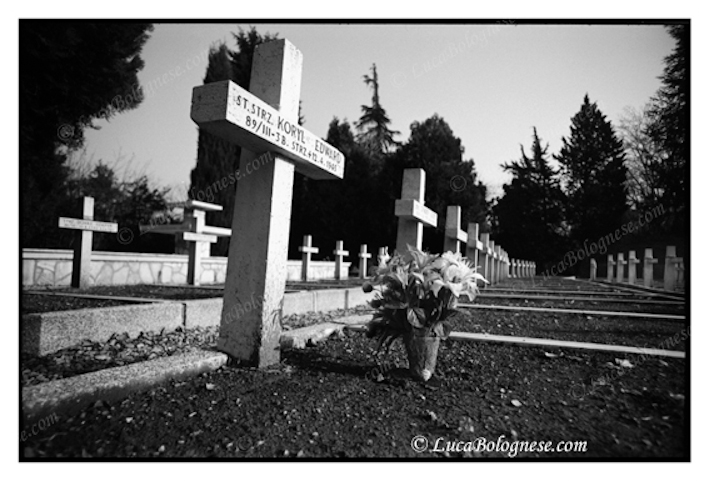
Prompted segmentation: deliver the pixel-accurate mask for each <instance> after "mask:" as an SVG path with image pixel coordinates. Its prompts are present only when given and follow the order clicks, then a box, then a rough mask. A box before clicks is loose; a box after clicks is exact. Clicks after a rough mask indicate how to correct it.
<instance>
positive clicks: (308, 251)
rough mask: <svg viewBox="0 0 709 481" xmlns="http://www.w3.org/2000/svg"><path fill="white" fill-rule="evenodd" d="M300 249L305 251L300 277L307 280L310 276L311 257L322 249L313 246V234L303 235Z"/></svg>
mask: <svg viewBox="0 0 709 481" xmlns="http://www.w3.org/2000/svg"><path fill="white" fill-rule="evenodd" d="M298 250H299V251H300V252H302V253H303V261H302V266H301V275H300V278H301V280H302V281H305V282H307V281H308V279H309V277H310V259H311V256H312V255H313V254H317V253H318V252H320V249H319V248H317V247H313V236H311V235H305V236H303V245H302V246H300V247H298Z"/></svg>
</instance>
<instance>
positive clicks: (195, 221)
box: [59, 196, 231, 288]
mask: <svg viewBox="0 0 709 481" xmlns="http://www.w3.org/2000/svg"><path fill="white" fill-rule="evenodd" d="M184 209H185V213H184V220H183V222H182V224H179V225H158V226H150V225H147V226H146V225H141V226H140V231H141V234H143V233H148V232H153V233H156V234H172V235H175V236H176V238H177V239H179V240H183V241H185V242H186V243H187V246H188V263H187V283H188V284H191V285H199V276H200V274H201V272H202V268H201V260H202V257H203V256H204V254H205V251H206V253H207V256H209V244H213V243H215V242H217V237H223V236H231V229H225V228H223V227H214V226H209V225H206V223H205V215H206V213H207V211H220V210H222V206H220V205H216V204H208V203H206V202H199V201H196V200H188V201H187V202H186V203H185V206H184ZM93 218H94V198H93V197H88V196H87V197H84V198H83V199H82V215H81V218H78V219H75V218H69V217H60V218H59V227H60V228H62V229H73V230H76V231H77V233H76V239H75V241H74V257H73V266H72V276H71V286H72V287H79V288H84V287H88V286H90V285H91V257H92V250H93V249H92V244H93V233H94V232H108V233H114V234H115V233H118V224H116V223H114V222H99V221H95V220H93ZM120 236H121V234H120V233H119V238H120Z"/></svg>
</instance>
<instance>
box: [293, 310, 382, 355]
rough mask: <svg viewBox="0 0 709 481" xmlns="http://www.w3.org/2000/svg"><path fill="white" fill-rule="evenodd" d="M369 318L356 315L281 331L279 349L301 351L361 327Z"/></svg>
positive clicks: (369, 316)
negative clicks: (353, 327) (352, 328)
mask: <svg viewBox="0 0 709 481" xmlns="http://www.w3.org/2000/svg"><path fill="white" fill-rule="evenodd" d="M371 318H372V315H371V314H358V315H353V316H345V317H341V318H338V319H336V320H333V321H330V322H324V323H321V324H315V325H312V326H306V327H299V328H297V329H292V330H290V331H283V333H282V334H281V349H285V348H293V349H302V348H304V347H306V346H308V345H313V344H317V343H319V342H322V341H324V340H326V339H327V338H329V337H330V336H332V335H333V334H338V335H339V334H341V333H342V331H343V330H344V329H345V328H349V327H352V326H359V325H362V324H364V323H365V322H367V321H368V320H370V319H371Z"/></svg>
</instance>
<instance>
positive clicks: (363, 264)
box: [359, 244, 372, 279]
mask: <svg viewBox="0 0 709 481" xmlns="http://www.w3.org/2000/svg"><path fill="white" fill-rule="evenodd" d="M371 257H372V254H370V253H369V252H367V244H362V245H361V246H360V247H359V278H360V279H365V278H366V277H367V259H369V258H371Z"/></svg>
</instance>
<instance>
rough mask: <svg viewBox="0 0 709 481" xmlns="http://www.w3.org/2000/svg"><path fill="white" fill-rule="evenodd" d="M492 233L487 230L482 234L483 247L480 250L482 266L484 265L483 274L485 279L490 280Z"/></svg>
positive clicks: (481, 242)
mask: <svg viewBox="0 0 709 481" xmlns="http://www.w3.org/2000/svg"><path fill="white" fill-rule="evenodd" d="M489 243H490V233H489V232H485V233H483V234H480V244H481V245H482V249H481V250H480V266H481V267H482V270H483V272H482V274H483V277H484V278H485V279H487V280H488V281H489V280H490V250H489Z"/></svg>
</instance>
